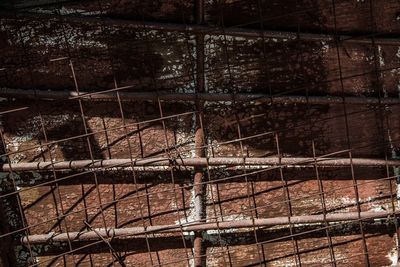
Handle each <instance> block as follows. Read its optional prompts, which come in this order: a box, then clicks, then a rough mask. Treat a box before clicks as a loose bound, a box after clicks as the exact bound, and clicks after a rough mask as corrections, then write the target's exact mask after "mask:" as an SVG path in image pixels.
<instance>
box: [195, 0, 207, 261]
mask: <svg viewBox="0 0 400 267" xmlns="http://www.w3.org/2000/svg"><path fill="white" fill-rule="evenodd" d="M195 19H196V24H198V25H201V24H203V22H204V0H196V1H195ZM204 63H205V62H204V34H202V33H197V34H196V93H203V92H204V89H205V88H204V87H205V79H204ZM195 105H196V110H197V111H198V113H197V115H196V120H195V122H194V123H195V129H196V132H195V137H194V142H195V147H196V149H195V156H196V157H204V156H205V149H204V130H203V127H202V125H201V123H200V122H201V121H202V117H203V108H204V101H201V100H196V102H195ZM203 177H204V172H203V168H202V167H196V168H195V173H194V181H193V182H194V185H193V186H194V205H195V210H196V217H197V218H196V220H198V221H204V219H205V206H204V203H203V202H204V196H205V188H206V187H205V186H204V184H203V183H202V181H203ZM193 245H194V246H193V248H194V266H195V267H199V266H205V265H206V256H205V254H206V248H205V246H204V243H203V232H202V231H196V232H195V238H194V244H193Z"/></svg>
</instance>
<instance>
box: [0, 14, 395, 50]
mask: <svg viewBox="0 0 400 267" xmlns="http://www.w3.org/2000/svg"><path fill="white" fill-rule="evenodd" d="M0 16H2V17H3V19H4V18H8V19H12V20H15V18H20V19H25V18H27V19H40V18H49V19H53V20H58V21H62V22H65V23H79V24H81V23H89V24H95V25H104V26H112V27H113V26H114V27H115V26H119V27H131V28H138V29H142V30H157V31H169V32H185V33H191V34H196V33H200V34H209V35H225V34H226V35H230V36H239V37H244V38H259V37H262V36H264V37H265V38H276V39H289V40H299V39H300V40H308V41H318V42H320V41H325V42H334V41H335V38H334V36H333V35H330V34H323V33H303V32H289V31H269V30H255V29H248V28H239V27H224V28H221V27H213V26H206V25H195V24H176V23H163V22H144V21H133V20H124V19H111V18H107V17H89V16H85V17H84V16H68V15H64V16H58V15H52V14H42V13H40V14H38V13H33V12H19V13H17V14H15V13H14V12H7V11H3V12H0ZM336 39H338V40H339V41H342V42H349V43H350V42H351V43H358V44H371V42H372V39H371V38H369V37H355V36H350V35H337V37H336ZM374 42H375V44H382V45H384V44H387V45H398V44H399V42H400V39H399V38H382V37H376V38H374Z"/></svg>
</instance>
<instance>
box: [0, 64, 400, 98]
mask: <svg viewBox="0 0 400 267" xmlns="http://www.w3.org/2000/svg"><path fill="white" fill-rule="evenodd" d="M399 68H400V67H399ZM133 87H134V86H133V85H132V86H125V87H119V88H114V89H110V90H104V91H98V92H80V93H79V94H78V93H76V92H73V91H44V90H33V89H15V88H5V87H2V88H0V96H1V97H6V98H16V99H40V100H44V101H46V100H49V101H54V100H58V101H72V100H76V99H77V98H79V99H81V100H82V101H118V97H117V92H118V94H119V96H120V100H121V101H125V102H129V101H131V102H134V101H155V100H160V101H171V102H174V101H188V102H196V101H200V100H201V101H215V102H218V101H221V102H224V101H236V102H250V101H256V100H257V101H262V102H265V103H270V102H271V95H270V94H262V93H237V94H235V95H234V94H228V93H206V92H203V93H199V92H196V93H175V92H160V91H158V92H125V91H124V90H126V89H129V88H133ZM272 99H273V102H274V103H284V104H313V105H314V104H315V105H338V104H342V103H343V97H340V96H301V95H275V96H272ZM344 100H345V101H346V104H354V105H368V104H371V105H379V104H380V105H383V104H387V105H398V104H400V99H399V98H398V97H385V98H383V99H381V100H379V98H378V97H363V96H346V97H345V98H344Z"/></svg>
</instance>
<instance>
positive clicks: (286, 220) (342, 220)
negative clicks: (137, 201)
mask: <svg viewBox="0 0 400 267" xmlns="http://www.w3.org/2000/svg"><path fill="white" fill-rule="evenodd" d="M398 214H399V211H397V212H396V213H395V214H393V212H392V211H363V212H361V213H360V214H359V213H358V212H344V213H330V214H326V215H325V216H324V215H323V214H318V215H301V216H291V217H287V216H283V217H272V218H258V219H243V220H233V221H219V222H193V223H187V224H183V225H176V224H169V225H152V226H145V227H143V226H138V227H126V228H107V229H105V228H98V229H96V231H92V230H85V231H81V232H69V233H54V232H50V233H48V234H38V235H29V236H24V237H22V238H21V239H20V243H21V244H27V243H28V240H29V242H30V244H47V243H54V242H66V241H68V238H70V239H71V240H72V241H77V242H78V241H89V240H99V239H100V240H101V237H103V238H110V236H112V237H113V238H124V237H129V236H136V235H143V234H145V233H150V232H155V233H159V234H168V233H179V232H181V231H187V232H190V231H194V232H202V231H207V230H217V229H219V230H225V229H244V231H249V229H252V228H253V227H270V226H277V225H289V224H293V225H296V226H297V225H301V224H306V225H307V224H311V225H314V226H316V227H318V226H321V225H320V224H322V223H325V222H336V223H337V225H338V226H339V225H341V224H346V223H354V222H358V221H360V220H362V221H369V222H371V223H377V224H382V223H387V222H390V221H391V220H393V219H394V215H398ZM375 220H377V221H375ZM330 227H335V225H331V226H330ZM232 234H234V233H232ZM100 236H101V237H100Z"/></svg>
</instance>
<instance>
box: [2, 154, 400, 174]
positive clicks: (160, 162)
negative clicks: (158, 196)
mask: <svg viewBox="0 0 400 267" xmlns="http://www.w3.org/2000/svg"><path fill="white" fill-rule="evenodd" d="M314 163H315V162H314V158H310V157H290V158H289V157H288V158H279V157H267V158H245V159H243V158H242V157H218V158H176V159H173V160H171V159H169V158H144V159H132V160H131V159H104V160H100V159H99V160H94V161H92V160H71V161H59V162H46V161H44V162H23V163H11V164H3V165H0V171H3V172H9V171H43V170H52V169H53V168H54V169H55V170H81V169H99V170H103V169H108V168H126V167H165V168H167V167H170V166H185V167H205V166H207V165H208V166H210V167H215V166H218V167H223V166H228V167H229V166H236V167H238V168H245V167H249V168H261V167H263V166H288V167H296V166H310V165H311V166H312V165H313V164H314ZM316 164H317V165H318V166H326V167H344V166H350V164H352V165H354V166H371V167H374V166H375V167H377V166H400V160H396V159H390V160H384V159H372V158H352V159H351V160H350V159H349V158H317V161H316Z"/></svg>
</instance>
